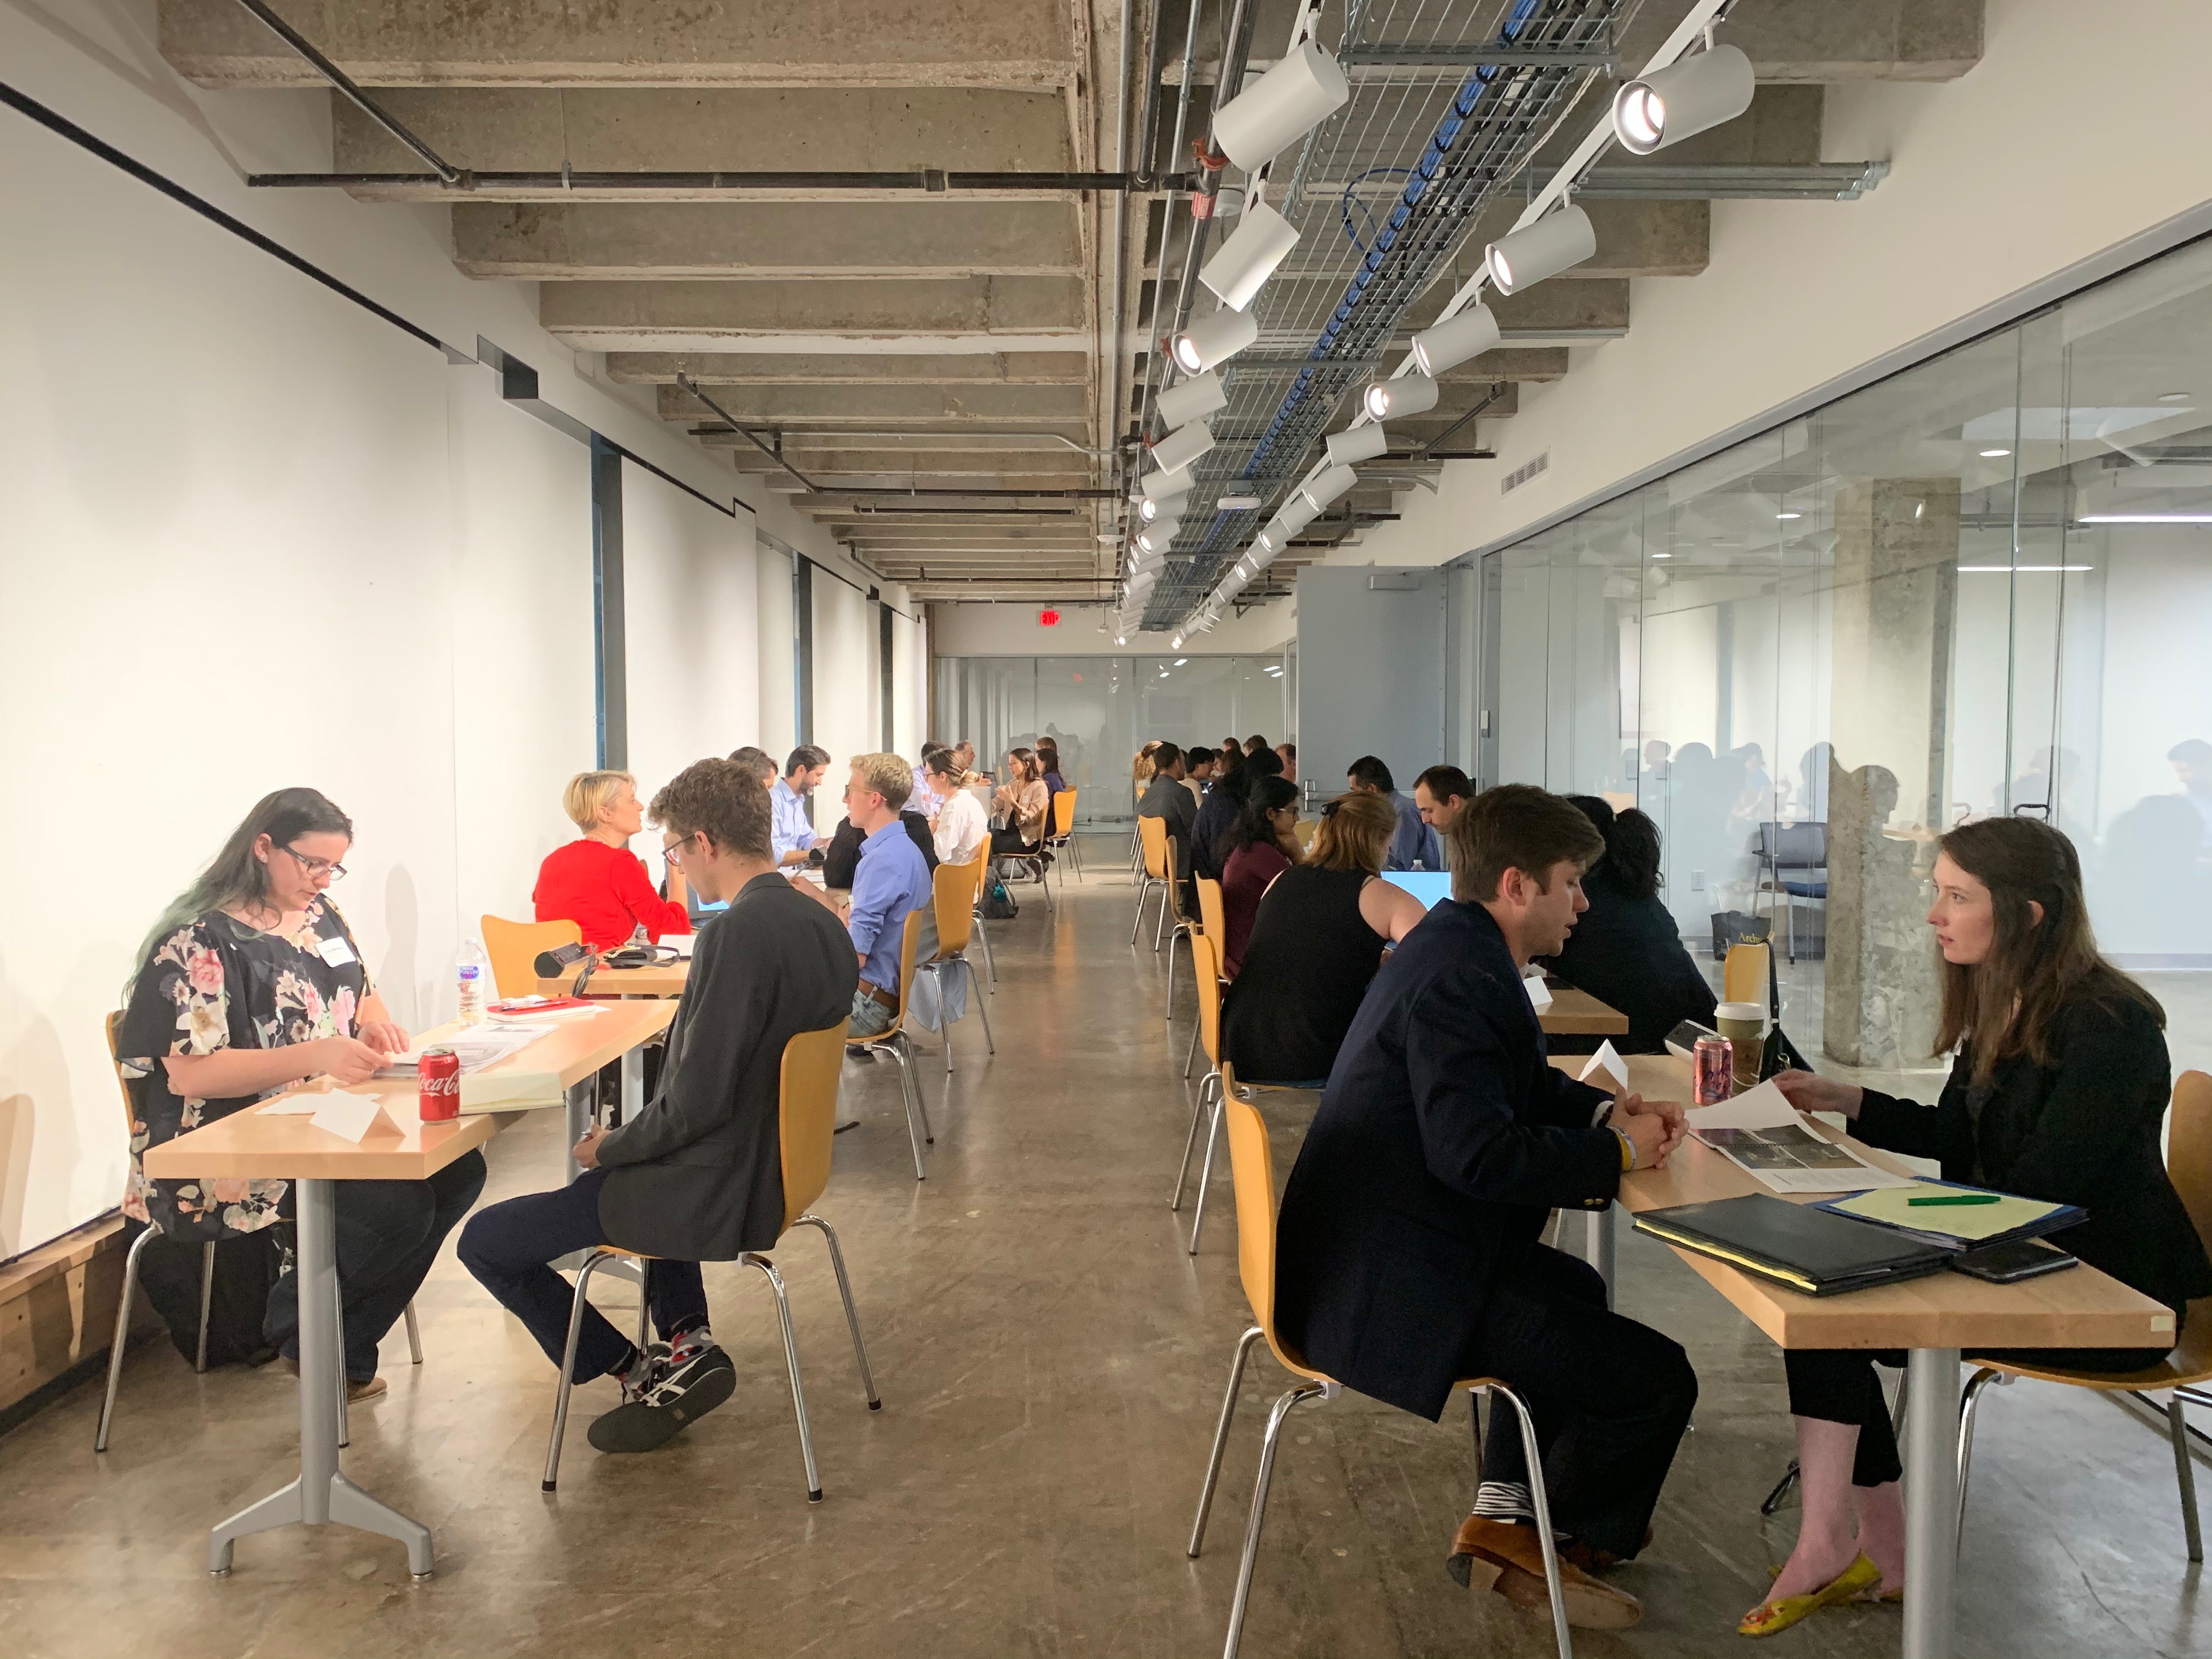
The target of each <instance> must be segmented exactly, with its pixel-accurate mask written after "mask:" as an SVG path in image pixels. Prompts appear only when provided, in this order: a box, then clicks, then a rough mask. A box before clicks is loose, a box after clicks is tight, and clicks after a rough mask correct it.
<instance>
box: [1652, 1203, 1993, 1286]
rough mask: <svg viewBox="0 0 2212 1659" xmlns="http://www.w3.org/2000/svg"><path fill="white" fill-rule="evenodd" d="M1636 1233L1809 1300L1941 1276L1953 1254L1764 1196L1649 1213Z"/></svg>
mask: <svg viewBox="0 0 2212 1659" xmlns="http://www.w3.org/2000/svg"><path fill="white" fill-rule="evenodd" d="M1636 1225H1637V1228H1638V1231H1642V1232H1647V1233H1650V1235H1651V1236H1652V1237H1654V1238H1656V1239H1660V1240H1662V1241H1663V1242H1665V1243H1668V1244H1674V1245H1677V1246H1679V1247H1680V1248H1681V1249H1686V1250H1695V1251H1696V1252H1698V1254H1699V1255H1709V1256H1712V1257H1714V1258H1716V1259H1717V1260H1718V1261H1725V1262H1728V1263H1729V1265H1730V1266H1732V1267H1741V1268H1742V1269H1743V1270H1744V1271H1745V1272H1746V1273H1756V1274H1758V1275H1759V1277H1760V1278H1761V1279H1771V1280H1773V1281H1774V1282H1775V1283H1776V1284H1778V1285H1787V1286H1788V1287H1789V1288H1790V1289H1791V1290H1793V1291H1802V1292H1803V1293H1804V1294H1805V1295H1807V1296H1835V1295H1838V1294H1840V1293H1841V1292H1843V1291H1863V1290H1866V1289H1868V1288H1869V1287H1870V1286H1872V1285H1894V1284H1898V1283H1899V1282H1901V1281H1903V1280H1905V1279H1918V1278H1921V1277H1923V1275H1925V1274H1928V1273H1936V1272H1939V1271H1941V1270H1942V1267H1943V1264H1944V1263H1945V1262H1946V1261H1948V1260H1949V1259H1950V1257H1951V1254H1952V1253H1951V1252H1950V1251H1948V1250H1943V1249H1937V1248H1936V1246H1935V1245H1933V1244H1924V1243H1921V1242H1919V1241H1918V1240H1917V1239H1914V1238H1911V1237H1907V1236H1906V1235H1905V1234H1903V1233H1900V1232H1897V1231H1893V1230H1892V1229H1890V1228H1887V1227H1877V1226H1875V1225H1873V1224H1872V1223H1870V1222H1865V1221H1857V1220H1854V1219H1852V1218H1850V1216H1844V1215H1837V1214H1834V1213H1832V1212H1830V1211H1826V1210H1820V1209H1815V1208H1814V1207H1813V1206H1810V1205H1806V1204H1792V1203H1790V1202H1788V1201H1787V1200H1784V1199H1779V1198H1773V1197H1770V1196H1769V1195H1768V1194H1765V1193H1747V1194H1744V1195H1743V1196H1742V1197H1741V1198H1723V1199H1719V1200H1715V1201H1714V1202H1712V1203H1710V1204H1683V1205H1678V1206H1676V1207H1674V1208H1673V1209H1671V1210H1650V1211H1647V1212H1644V1214H1642V1215H1639V1216H1638V1217H1637V1218H1636Z"/></svg>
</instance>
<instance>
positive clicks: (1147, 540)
mask: <svg viewBox="0 0 2212 1659" xmlns="http://www.w3.org/2000/svg"><path fill="white" fill-rule="evenodd" d="M1181 529H1182V520H1181V519H1161V520H1157V521H1156V522H1154V523H1152V524H1148V525H1146V526H1145V527H1144V528H1143V529H1142V530H1140V531H1139V532H1137V548H1138V550H1139V551H1140V552H1144V553H1164V552H1166V551H1167V550H1168V547H1169V544H1170V543H1172V542H1173V541H1174V540H1175V538H1176V531H1178V530H1181Z"/></svg>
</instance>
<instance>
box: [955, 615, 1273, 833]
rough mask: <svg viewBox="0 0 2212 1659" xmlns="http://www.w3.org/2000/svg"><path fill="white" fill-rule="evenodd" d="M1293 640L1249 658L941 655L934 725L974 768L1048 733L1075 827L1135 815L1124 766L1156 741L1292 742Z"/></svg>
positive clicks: (1183, 743)
mask: <svg viewBox="0 0 2212 1659" xmlns="http://www.w3.org/2000/svg"><path fill="white" fill-rule="evenodd" d="M1296 675H1297V652H1296V647H1295V646H1293V647H1289V648H1287V649H1285V650H1284V651H1281V652H1271V653H1267V655H1265V656H1246V657H940V658H939V659H938V661H937V725H938V731H939V734H940V735H941V736H942V737H943V738H944V739H945V741H946V742H948V743H953V742H957V741H958V740H959V739H960V738H970V739H972V740H973V741H974V743H975V752H976V754H977V755H978V757H981V758H979V760H978V761H977V764H978V765H981V766H984V767H987V768H990V769H994V770H995V769H997V766H998V763H999V761H1000V758H1002V757H1004V756H1005V755H1006V751H1007V750H1009V749H1012V748H1016V747H1018V746H1023V745H1033V744H1035V743H1036V740H1037V739H1038V738H1041V737H1049V738H1052V739H1053V740H1054V742H1055V743H1057V744H1059V745H1060V765H1061V770H1062V772H1063V773H1064V774H1065V775H1066V778H1067V781H1068V782H1069V783H1071V784H1072V785H1073V786H1074V787H1075V791H1076V799H1075V818H1076V822H1077V823H1079V824H1096V825H1101V826H1103V825H1110V824H1116V823H1119V824H1127V823H1129V821H1130V820H1131V819H1132V818H1133V817H1135V815H1136V799H1135V796H1134V794H1133V792H1132V787H1131V784H1132V775H1131V763H1132V762H1133V760H1134V759H1135V758H1136V753H1137V750H1139V748H1140V747H1141V746H1143V745H1144V744H1146V743H1147V742H1149V741H1151V740H1152V739H1153V738H1165V739H1167V740H1168V741H1169V742H1170V743H1173V744H1176V745H1177V746H1178V747H1181V748H1189V747H1191V746H1192V745H1194V744H1210V745H1212V746H1213V747H1216V748H1218V747H1219V746H1220V744H1221V742H1222V740H1223V739H1224V738H1227V737H1229V736H1231V734H1232V733H1233V734H1235V736H1236V738H1237V741H1239V742H1240V743H1241V742H1242V741H1243V740H1244V739H1245V738H1249V737H1250V736H1252V735H1253V734H1255V733H1258V734H1260V735H1261V736H1263V737H1265V738H1267V741H1268V742H1269V743H1271V744H1273V743H1284V742H1296V741H1297V732H1294V731H1293V730H1291V718H1292V714H1291V711H1293V710H1295V709H1296V708H1297V695H1296V688H1295V684H1294V680H1295V677H1296Z"/></svg>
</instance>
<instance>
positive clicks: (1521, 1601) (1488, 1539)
mask: <svg viewBox="0 0 2212 1659" xmlns="http://www.w3.org/2000/svg"><path fill="white" fill-rule="evenodd" d="M1444 1570H1445V1571H1447V1572H1449V1573H1450V1574H1451V1576H1452V1577H1454V1578H1455V1579H1457V1580H1458V1581H1459V1582H1460V1583H1462V1584H1464V1585H1466V1586H1467V1587H1468V1589H1487V1590H1495V1591H1496V1592H1497V1593H1498V1595H1502V1596H1504V1598H1505V1599H1506V1600H1507V1601H1510V1602H1512V1603H1513V1604H1514V1605H1515V1606H1516V1607H1527V1608H1529V1609H1530V1610H1532V1611H1534V1612H1538V1613H1549V1612H1550V1611H1551V1607H1552V1596H1551V1591H1550V1590H1549V1589H1547V1587H1546V1585H1545V1583H1544V1549H1543V1545H1542V1543H1541V1541H1540V1540H1539V1539H1538V1538H1537V1536H1536V1529H1535V1528H1534V1527H1530V1526H1523V1525H1520V1524H1518V1523H1516V1522H1510V1521H1492V1520H1489V1519H1487V1518H1486V1517H1484V1516H1479V1515H1470V1516H1468V1518H1467V1519H1466V1520H1464V1521H1462V1522H1460V1527H1459V1531H1458V1532H1457V1533H1456V1534H1455V1535H1454V1536H1453V1539H1452V1553H1451V1554H1450V1556H1449V1558H1448V1559H1446V1560H1445V1562H1444ZM1559 1589H1560V1591H1561V1594H1562V1598H1563V1599H1564V1600H1565V1602H1566V1607H1567V1622H1568V1623H1569V1624H1570V1625H1571V1626H1574V1627H1575V1628H1576V1629H1577V1630H1626V1629H1627V1628H1628V1627H1629V1626H1631V1625H1633V1624H1634V1623H1636V1621H1637V1620H1639V1619H1641V1618H1643V1616H1644V1604H1643V1603H1642V1602H1641V1601H1638V1600H1637V1599H1636V1598H1635V1597H1634V1596H1632V1595H1629V1594H1628V1593H1627V1592H1626V1590H1620V1589H1614V1588H1613V1586H1612V1585H1610V1584H1601V1583H1598V1581H1597V1580H1596V1579H1595V1578H1593V1577H1590V1576H1589V1574H1588V1573H1586V1572H1584V1571H1583V1570H1582V1569H1581V1568H1580V1567H1577V1566H1576V1565H1574V1564H1573V1563H1572V1562H1571V1561H1568V1560H1565V1559H1561V1561H1560V1562H1559Z"/></svg>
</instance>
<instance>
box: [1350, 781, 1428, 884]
mask: <svg viewBox="0 0 2212 1659" xmlns="http://www.w3.org/2000/svg"><path fill="white" fill-rule="evenodd" d="M1345 787H1346V788H1348V789H1352V790H1357V791H1361V792H1364V793H1367V794H1370V795H1387V796H1388V797H1389V800H1390V805H1391V808H1392V810H1393V811H1395V812H1396V813H1397V814H1398V833H1397V834H1396V835H1395V836H1391V837H1390V850H1389V852H1388V853H1387V854H1384V855H1383V868H1384V869H1385V870H1441V869H1443V867H1444V849H1443V843H1442V842H1439V841H1438V840H1437V832H1436V831H1435V830H1433V829H1431V828H1429V826H1428V825H1427V824H1425V823H1422V822H1421V809H1420V808H1419V806H1417V805H1414V804H1413V802H1412V801H1411V800H1409V799H1407V797H1405V796H1403V795H1401V794H1400V793H1398V785H1397V781H1396V780H1395V779H1394V778H1393V777H1391V775H1390V769H1389V767H1387V766H1385V765H1384V764H1383V763H1382V762H1381V761H1380V760H1378V759H1376V757H1374V756H1373V755H1362V756H1361V757H1359V758H1358V760H1356V761H1354V762H1352V769H1351V771H1350V772H1349V773H1347V774H1346V777H1345Z"/></svg>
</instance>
